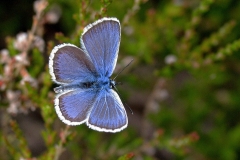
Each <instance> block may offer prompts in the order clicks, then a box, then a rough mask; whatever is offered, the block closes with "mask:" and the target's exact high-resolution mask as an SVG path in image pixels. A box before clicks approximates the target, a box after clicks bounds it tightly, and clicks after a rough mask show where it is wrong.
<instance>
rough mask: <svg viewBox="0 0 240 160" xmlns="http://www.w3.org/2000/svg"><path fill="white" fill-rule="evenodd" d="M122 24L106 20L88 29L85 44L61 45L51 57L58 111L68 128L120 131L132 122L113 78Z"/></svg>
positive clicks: (97, 22) (86, 28)
mask: <svg viewBox="0 0 240 160" xmlns="http://www.w3.org/2000/svg"><path fill="white" fill-rule="evenodd" d="M120 35H121V34H120V23H119V21H118V20H117V19H116V18H102V19H100V20H98V21H96V22H94V23H93V24H90V25H88V26H87V27H85V28H84V31H83V34H82V37H81V39H80V40H81V45H82V48H78V47H76V46H75V45H72V44H61V45H58V46H56V47H54V48H53V50H52V52H51V54H50V58H49V70H50V75H51V77H52V80H53V81H54V82H55V83H57V84H59V85H60V86H59V87H57V88H55V89H54V91H55V92H56V93H57V96H56V98H55V110H56V112H57V115H58V116H59V118H60V119H61V120H62V121H63V122H64V123H66V124H68V125H80V124H82V123H86V124H87V125H88V126H89V127H90V128H92V129H94V130H97V131H104V132H119V131H121V130H123V129H124V128H126V127H127V124H128V120H127V115H126V111H125V109H124V107H123V104H122V102H121V100H120V98H119V96H118V95H117V93H116V92H115V91H114V88H115V85H116V82H115V81H114V80H112V79H110V76H111V75H112V73H113V70H114V68H115V66H116V62H117V57H118V50H119V45H120Z"/></svg>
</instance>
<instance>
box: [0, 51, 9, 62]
mask: <svg viewBox="0 0 240 160" xmlns="http://www.w3.org/2000/svg"><path fill="white" fill-rule="evenodd" d="M9 58H10V57H9V51H8V50H7V49H2V50H1V51H0V63H2V64H3V63H7V62H8V60H9Z"/></svg>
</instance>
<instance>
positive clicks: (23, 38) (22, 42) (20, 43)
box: [14, 32, 28, 51]
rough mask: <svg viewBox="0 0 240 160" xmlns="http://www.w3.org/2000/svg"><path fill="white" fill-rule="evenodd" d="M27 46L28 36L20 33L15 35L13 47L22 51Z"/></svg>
mask: <svg viewBox="0 0 240 160" xmlns="http://www.w3.org/2000/svg"><path fill="white" fill-rule="evenodd" d="M27 46H28V34H27V33H25V32H21V33H18V34H17V37H16V40H15V41H14V47H15V48H16V49H17V50H19V51H24V50H25V49H26V48H27Z"/></svg>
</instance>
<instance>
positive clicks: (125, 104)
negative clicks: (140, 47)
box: [113, 61, 133, 114]
mask: <svg viewBox="0 0 240 160" xmlns="http://www.w3.org/2000/svg"><path fill="white" fill-rule="evenodd" d="M131 62H132V61H131ZM113 88H114V89H115V90H116V92H117V93H118V94H119V95H120V97H122V95H121V94H120V93H119V91H118V89H117V87H116V86H113ZM124 104H125V105H126V106H127V107H128V109H129V110H130V112H131V113H132V114H133V111H132V109H131V108H130V107H129V105H127V103H124Z"/></svg>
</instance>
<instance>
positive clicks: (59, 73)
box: [49, 44, 96, 84]
mask: <svg viewBox="0 0 240 160" xmlns="http://www.w3.org/2000/svg"><path fill="white" fill-rule="evenodd" d="M49 70H50V74H51V77H52V80H53V81H54V82H56V83H59V84H64V83H73V82H76V83H78V82H85V81H91V80H94V79H95V77H96V70H95V68H94V65H93V63H92V62H91V59H90V57H89V55H87V53H85V52H84V51H83V50H81V49H80V48H78V47H76V46H74V45H72V44H61V45H58V46H56V47H54V48H53V50H52V52H51V54H50V57H49Z"/></svg>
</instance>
